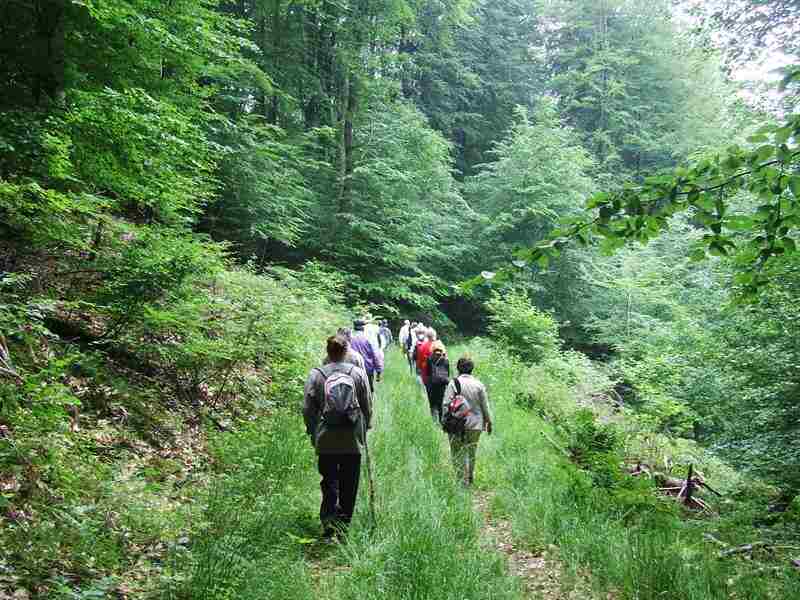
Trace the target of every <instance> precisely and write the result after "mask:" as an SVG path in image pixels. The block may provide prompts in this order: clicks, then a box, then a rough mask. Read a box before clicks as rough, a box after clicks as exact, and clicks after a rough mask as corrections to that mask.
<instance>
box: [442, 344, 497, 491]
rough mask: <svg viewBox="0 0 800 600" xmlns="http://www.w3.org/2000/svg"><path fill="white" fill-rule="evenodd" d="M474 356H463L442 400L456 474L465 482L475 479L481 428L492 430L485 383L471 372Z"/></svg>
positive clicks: (444, 422) (468, 482)
mask: <svg viewBox="0 0 800 600" xmlns="http://www.w3.org/2000/svg"><path fill="white" fill-rule="evenodd" d="M474 368H475V363H474V362H473V360H472V359H471V358H469V357H467V356H462V357H461V358H459V359H458V363H456V370H457V371H458V375H457V376H456V377H455V378H454V379H453V380H452V381H450V383H449V384H448V386H447V389H446V390H445V392H444V401H443V402H442V428H443V429H444V430H445V432H447V434H448V436H449V437H450V454H451V457H452V460H453V468H454V469H455V472H456V477H458V478H459V480H460V481H461V482H463V484H464V485H465V486H470V485H472V483H473V481H474V480H475V459H476V457H477V453H478V442H479V441H480V438H481V432H483V431H485V432H486V433H488V434H490V435H491V433H492V429H493V423H492V413H491V411H490V409H489V397H488V396H487V394H486V387H485V386H484V385H483V383H481V382H480V381H479V380H478V379H477V378H476V377H473V376H472V371H473V369H474Z"/></svg>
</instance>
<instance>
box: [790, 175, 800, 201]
mask: <svg viewBox="0 0 800 600" xmlns="http://www.w3.org/2000/svg"><path fill="white" fill-rule="evenodd" d="M789 189H790V190H792V194H793V195H794V197H795V198H797V199H798V200H800V175H792V177H790V178H789Z"/></svg>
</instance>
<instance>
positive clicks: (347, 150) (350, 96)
mask: <svg viewBox="0 0 800 600" xmlns="http://www.w3.org/2000/svg"><path fill="white" fill-rule="evenodd" d="M342 91H343V95H344V97H343V98H342V108H343V118H342V125H341V132H342V134H341V135H342V138H341V158H340V182H339V212H348V211H349V210H350V197H351V194H352V180H353V118H354V116H355V113H356V109H357V107H358V98H357V96H356V80H355V75H354V74H353V73H352V72H351V70H350V69H346V70H345V79H344V85H343V86H342Z"/></svg>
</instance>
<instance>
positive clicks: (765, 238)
mask: <svg viewBox="0 0 800 600" xmlns="http://www.w3.org/2000/svg"><path fill="white" fill-rule="evenodd" d="M798 137H800V114H795V115H791V116H789V117H788V118H787V119H786V121H785V122H784V123H783V124H781V125H767V126H764V127H762V128H761V129H759V130H758V131H757V132H756V133H755V134H754V135H752V136H750V137H749V138H747V141H748V142H749V144H751V147H749V148H742V147H741V146H738V145H733V146H731V147H729V148H728V149H727V150H726V151H724V152H722V153H718V154H716V155H713V156H705V157H703V158H701V159H699V160H697V161H696V162H695V163H693V164H691V165H689V166H685V167H679V168H677V169H675V170H674V171H673V172H671V173H665V174H661V175H657V176H652V177H648V178H646V179H645V180H644V182H643V183H642V184H641V185H633V184H627V185H626V186H624V187H623V188H622V189H621V190H617V191H614V192H601V193H598V194H595V195H594V196H592V197H591V198H589V200H588V201H587V202H586V209H587V212H586V214H585V215H584V216H582V217H579V218H577V219H573V220H571V221H570V222H568V223H566V224H565V225H563V226H562V227H560V228H558V229H555V230H553V231H552V232H551V233H550V235H549V236H548V238H547V239H545V240H543V241H542V242H540V243H538V244H536V245H534V246H531V247H528V248H523V249H520V250H518V251H516V252H515V253H514V260H513V261H512V263H511V266H509V267H505V268H503V269H501V270H499V271H498V272H496V273H493V272H487V271H484V272H483V273H481V274H480V275H479V276H478V277H475V278H474V279H472V280H470V281H468V282H466V283H465V284H464V285H463V288H464V289H466V290H467V291H469V290H471V289H473V288H474V287H476V286H477V285H480V284H482V283H484V282H486V281H492V282H495V283H496V282H501V281H506V280H508V279H510V278H511V277H512V276H513V274H514V272H515V270H520V269H525V268H527V267H528V266H529V265H531V264H535V263H537V264H538V265H539V266H541V267H543V268H544V267H546V266H547V265H548V263H549V261H550V259H552V258H554V257H557V256H558V255H559V254H560V253H561V250H562V249H563V248H565V247H566V246H567V245H568V244H570V243H572V242H575V241H577V242H578V243H579V244H581V245H584V246H585V245H588V244H590V243H594V242H596V241H598V240H600V245H601V247H602V248H603V249H604V250H606V251H607V252H613V251H615V250H617V249H619V248H621V247H622V246H624V245H625V244H626V243H627V242H629V241H632V240H635V241H638V242H641V243H647V242H648V241H650V240H651V239H652V238H654V237H657V236H658V235H660V233H661V232H662V231H664V230H665V229H666V228H667V227H668V226H669V220H670V218H671V217H672V216H673V215H675V214H678V213H682V212H688V211H691V212H692V217H693V224H694V225H695V226H696V227H698V228H700V229H703V230H705V231H706V232H707V233H706V234H705V235H704V236H703V237H702V239H701V242H700V245H699V246H698V247H697V248H696V249H695V251H694V253H693V255H692V258H693V259H695V260H702V259H704V258H705V257H706V256H707V254H712V255H715V256H726V255H730V254H731V253H732V252H733V251H735V250H743V251H744V260H743V262H744V267H743V271H742V272H741V273H740V275H739V276H738V278H737V283H739V284H740V285H742V286H743V287H744V289H745V292H746V293H747V294H751V295H752V294H754V293H756V292H757V291H758V290H759V289H760V288H761V287H762V286H763V285H764V284H766V283H767V282H768V280H769V277H768V276H767V275H766V274H765V273H764V270H763V269H762V267H763V266H764V265H765V264H766V263H767V261H768V260H769V259H770V258H772V257H774V256H780V255H784V254H790V253H793V252H795V251H796V249H797V241H796V239H797V235H796V233H797V230H798V229H800V168H798V167H799V166H800V144H798ZM739 192H747V193H749V194H750V196H751V197H752V198H754V199H756V200H757V201H756V202H753V203H751V204H749V205H748V208H747V209H745V210H744V212H743V211H740V210H736V211H734V210H733V207H732V199H733V197H734V195H736V194H737V193H739Z"/></svg>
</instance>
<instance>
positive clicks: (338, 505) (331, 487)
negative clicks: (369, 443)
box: [317, 454, 361, 526]
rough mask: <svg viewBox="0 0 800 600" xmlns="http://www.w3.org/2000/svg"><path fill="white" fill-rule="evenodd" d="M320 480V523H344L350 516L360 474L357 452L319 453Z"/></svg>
mask: <svg viewBox="0 0 800 600" xmlns="http://www.w3.org/2000/svg"><path fill="white" fill-rule="evenodd" d="M317 466H318V467H319V474H320V475H322V481H321V482H320V484H319V487H320V488H321V489H322V504H321V505H320V507H319V518H320V521H322V524H323V525H326V526H327V525H332V524H336V523H340V524H345V525H347V524H348V523H350V520H351V519H352V518H353V509H354V508H355V506H356V496H357V495H358V480H359V477H360V475H361V455H360V454H320V455H319V460H318V462H317Z"/></svg>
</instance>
